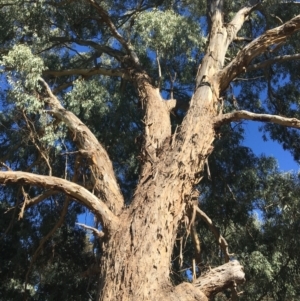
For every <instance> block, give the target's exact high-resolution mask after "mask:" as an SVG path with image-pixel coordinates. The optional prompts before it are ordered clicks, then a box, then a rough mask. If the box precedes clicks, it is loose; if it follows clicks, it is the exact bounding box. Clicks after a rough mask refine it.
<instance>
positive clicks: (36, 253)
mask: <svg viewBox="0 0 300 301" xmlns="http://www.w3.org/2000/svg"><path fill="white" fill-rule="evenodd" d="M68 207H69V199H68V198H67V199H66V200H65V202H64V206H63V209H62V211H61V214H60V217H59V220H58V221H57V223H56V224H55V225H54V227H53V228H52V229H51V230H50V231H49V232H48V233H47V235H46V236H44V237H43V239H42V240H41V241H40V244H39V246H38V248H37V249H36V250H35V252H34V254H33V256H32V257H31V260H30V264H29V267H28V270H27V273H26V277H25V291H26V288H27V283H28V277H29V274H30V271H31V269H32V266H33V264H34V263H35V261H36V259H37V257H38V256H39V254H40V252H41V251H42V248H43V246H44V244H45V242H46V241H47V240H48V239H49V238H50V237H51V236H52V235H53V234H54V233H55V231H56V230H57V229H58V228H60V227H61V226H62V224H63V222H64V220H65V216H66V214H67V212H68Z"/></svg>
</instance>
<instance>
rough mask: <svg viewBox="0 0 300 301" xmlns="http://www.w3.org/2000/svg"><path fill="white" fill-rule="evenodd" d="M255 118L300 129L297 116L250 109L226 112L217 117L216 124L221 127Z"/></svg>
mask: <svg viewBox="0 0 300 301" xmlns="http://www.w3.org/2000/svg"><path fill="white" fill-rule="evenodd" d="M243 119H245V120H253V121H261V122H273V123H276V124H280V125H283V126H287V127H292V128H296V129H300V120H299V119H297V118H287V117H282V116H278V115H270V114H256V113H252V112H248V111H244V110H242V111H235V112H232V113H228V114H224V115H221V116H218V117H216V119H215V126H216V127H219V126H221V125H223V124H226V123H229V122H232V121H240V120H243Z"/></svg>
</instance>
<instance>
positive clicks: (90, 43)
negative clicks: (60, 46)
mask: <svg viewBox="0 0 300 301" xmlns="http://www.w3.org/2000/svg"><path fill="white" fill-rule="evenodd" d="M49 41H51V42H60V43H76V44H78V45H81V46H90V47H92V48H94V49H95V50H97V51H98V52H99V53H100V54H101V53H103V52H104V53H106V54H108V55H110V56H112V57H114V58H115V59H116V60H118V61H120V62H122V61H124V60H125V57H126V53H124V52H122V51H120V50H116V49H113V48H111V47H109V46H104V45H100V44H98V43H96V42H94V41H86V40H80V39H73V38H66V37H51V38H49Z"/></svg>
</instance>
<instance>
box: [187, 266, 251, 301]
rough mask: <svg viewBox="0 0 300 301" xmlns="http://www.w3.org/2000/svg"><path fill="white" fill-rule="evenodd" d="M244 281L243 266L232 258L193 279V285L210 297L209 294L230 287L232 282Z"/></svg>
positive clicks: (239, 282)
mask: <svg viewBox="0 0 300 301" xmlns="http://www.w3.org/2000/svg"><path fill="white" fill-rule="evenodd" d="M244 282H245V273H244V271H243V267H242V266H241V265H240V263H239V262H238V261H237V260H234V261H230V262H228V263H225V264H223V265H221V266H219V267H217V268H214V269H212V270H210V271H209V272H208V273H206V274H205V275H203V276H200V277H199V278H197V279H196V280H195V281H194V283H193V285H194V286H196V287H197V288H199V289H200V290H201V291H202V292H203V293H204V294H205V295H206V296H207V297H209V298H210V297H211V296H213V295H215V294H217V293H219V292H222V291H224V290H225V289H227V288H230V287H231V286H232V284H233V283H235V284H242V283H244Z"/></svg>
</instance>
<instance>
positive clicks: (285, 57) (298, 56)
mask: <svg viewBox="0 0 300 301" xmlns="http://www.w3.org/2000/svg"><path fill="white" fill-rule="evenodd" d="M299 4H300V3H299ZM293 60H300V53H297V54H290V55H280V56H276V57H274V58H272V59H269V60H265V61H263V62H261V63H257V64H253V65H250V66H249V67H248V68H247V71H254V70H258V69H263V68H266V67H268V66H270V65H273V64H276V63H284V62H288V61H293Z"/></svg>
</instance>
